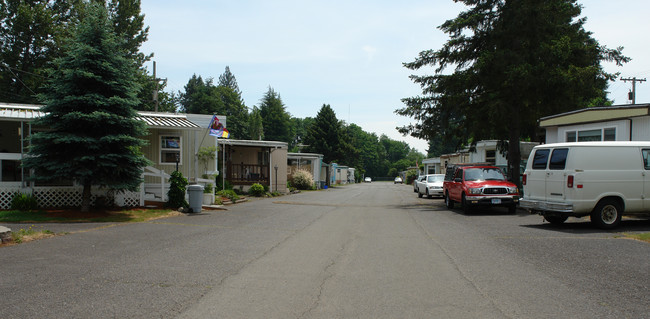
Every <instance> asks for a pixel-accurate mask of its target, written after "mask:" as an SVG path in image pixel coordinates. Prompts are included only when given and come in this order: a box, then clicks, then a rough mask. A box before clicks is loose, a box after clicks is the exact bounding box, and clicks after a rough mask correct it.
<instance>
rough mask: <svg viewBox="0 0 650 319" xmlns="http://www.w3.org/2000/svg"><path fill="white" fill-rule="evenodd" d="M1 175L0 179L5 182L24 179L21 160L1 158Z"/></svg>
mask: <svg viewBox="0 0 650 319" xmlns="http://www.w3.org/2000/svg"><path fill="white" fill-rule="evenodd" d="M0 177H1V178H0V180H1V181H3V182H20V181H22V173H21V171H20V161H14V160H0Z"/></svg>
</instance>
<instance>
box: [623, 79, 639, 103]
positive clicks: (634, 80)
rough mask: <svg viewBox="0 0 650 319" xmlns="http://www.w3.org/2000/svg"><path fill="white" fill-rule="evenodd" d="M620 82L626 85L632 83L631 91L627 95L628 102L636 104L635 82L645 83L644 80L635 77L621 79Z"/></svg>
mask: <svg viewBox="0 0 650 319" xmlns="http://www.w3.org/2000/svg"><path fill="white" fill-rule="evenodd" d="M621 81H623V82H625V83H627V81H632V91H631V92H629V93H628V100H632V104H636V82H645V79H637V78H636V77H633V78H627V79H623V78H621Z"/></svg>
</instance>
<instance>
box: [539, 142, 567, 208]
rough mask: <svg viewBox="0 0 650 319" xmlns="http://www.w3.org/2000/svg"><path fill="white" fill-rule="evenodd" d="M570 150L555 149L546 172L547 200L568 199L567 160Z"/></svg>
mask: <svg viewBox="0 0 650 319" xmlns="http://www.w3.org/2000/svg"><path fill="white" fill-rule="evenodd" d="M568 154H569V149H568V148H555V149H553V151H552V152H551V158H550V160H549V162H548V169H547V170H546V186H545V187H546V200H547V201H562V200H564V199H565V198H566V171H565V168H566V159H567V156H568Z"/></svg>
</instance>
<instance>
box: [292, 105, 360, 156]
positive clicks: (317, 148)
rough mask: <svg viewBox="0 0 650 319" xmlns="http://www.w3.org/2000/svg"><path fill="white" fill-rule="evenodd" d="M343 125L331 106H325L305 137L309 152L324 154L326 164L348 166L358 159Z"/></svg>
mask: <svg viewBox="0 0 650 319" xmlns="http://www.w3.org/2000/svg"><path fill="white" fill-rule="evenodd" d="M343 132H344V129H343V123H342V122H341V121H339V120H338V119H337V118H336V113H334V110H333V109H332V107H330V106H329V104H323V106H322V107H321V109H320V110H319V111H318V114H317V115H316V118H315V119H314V122H313V123H312V124H311V125H310V126H309V128H308V130H307V134H306V135H305V142H304V143H305V144H306V145H308V146H307V151H308V152H313V153H319V154H323V160H324V161H325V162H326V163H330V162H338V163H339V164H348V163H349V162H353V159H355V158H356V157H357V155H358V154H357V152H358V151H357V150H354V149H353V148H352V144H351V142H350V141H349V140H348V138H347V136H346V135H345V134H343ZM348 161H349V162H348Z"/></svg>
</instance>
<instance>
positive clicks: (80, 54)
mask: <svg viewBox="0 0 650 319" xmlns="http://www.w3.org/2000/svg"><path fill="white" fill-rule="evenodd" d="M67 43H68V45H67V46H66V47H65V50H64V52H66V54H65V55H64V56H63V57H61V58H58V59H56V60H55V61H54V68H53V69H51V70H49V73H50V79H49V81H48V83H47V86H46V90H45V93H44V94H43V95H42V96H41V99H42V100H43V102H44V103H45V106H44V107H43V109H42V110H43V111H44V112H46V115H45V116H43V117H42V118H40V119H38V120H37V121H36V122H35V125H37V126H42V127H46V128H48V129H49V130H48V131H44V132H41V133H37V134H35V135H34V136H33V137H32V139H31V143H32V144H31V147H30V151H29V154H30V156H29V157H28V158H27V159H26V160H25V161H24V165H25V167H27V168H31V169H34V171H35V176H34V178H35V179H36V180H56V179H72V180H74V181H76V182H77V183H79V184H81V185H82V186H83V193H82V204H81V208H82V210H83V211H87V210H88V209H89V208H90V195H91V194H90V188H91V186H93V185H96V186H105V187H108V188H110V189H113V190H132V191H135V190H137V189H138V187H139V185H140V183H141V182H142V180H141V178H140V176H141V173H142V168H143V167H144V166H146V165H147V164H148V163H149V162H148V160H147V159H145V158H144V156H142V154H141V152H140V147H141V146H143V145H144V143H145V142H144V141H143V140H141V139H140V138H138V136H142V135H144V134H146V129H145V126H144V123H143V122H141V121H138V120H136V119H135V116H136V115H137V113H136V112H135V111H134V109H133V107H134V106H135V105H137V104H138V99H137V98H136V94H137V90H138V85H137V84H136V82H135V74H136V72H137V69H136V67H137V66H136V64H135V63H134V62H133V61H132V60H131V59H129V58H128V53H127V52H126V51H125V50H124V49H123V47H122V46H121V43H120V42H118V40H117V38H116V36H115V33H114V30H113V28H112V27H111V22H110V19H109V18H108V14H107V10H106V8H105V7H104V6H101V5H97V4H91V5H90V6H89V10H88V14H87V15H86V16H85V17H84V19H83V20H82V21H81V22H80V24H79V25H78V26H77V27H76V29H75V32H74V38H73V39H71V41H68V42H67Z"/></svg>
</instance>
